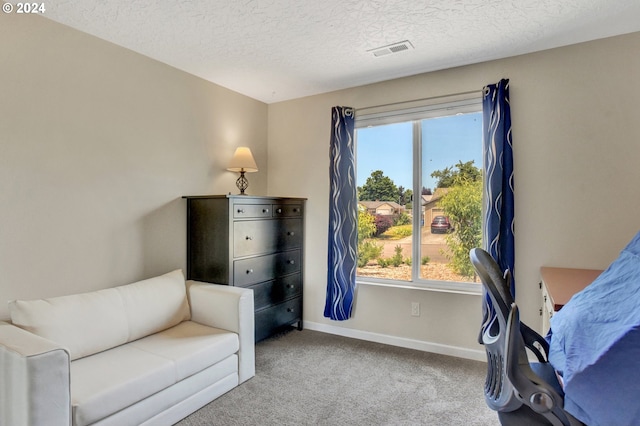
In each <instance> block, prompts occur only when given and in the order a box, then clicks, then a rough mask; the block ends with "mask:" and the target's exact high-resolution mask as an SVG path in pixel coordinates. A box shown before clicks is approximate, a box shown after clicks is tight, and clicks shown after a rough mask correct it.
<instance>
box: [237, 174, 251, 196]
mask: <svg viewBox="0 0 640 426" xmlns="http://www.w3.org/2000/svg"><path fill="white" fill-rule="evenodd" d="M236 186H237V187H238V189H239V190H240V195H247V194H245V193H244V190H245V189H247V188H248V187H249V181H248V180H247V178H246V177H244V172H243V171H241V172H240V177H239V178H238V180H236Z"/></svg>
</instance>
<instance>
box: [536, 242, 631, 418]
mask: <svg viewBox="0 0 640 426" xmlns="http://www.w3.org/2000/svg"><path fill="white" fill-rule="evenodd" d="M548 339H549V343H550V354H549V361H550V362H551V364H552V365H553V367H554V368H555V369H556V370H558V371H559V372H560V374H561V375H562V377H563V381H564V384H565V409H566V410H567V411H569V412H570V413H571V414H573V415H574V416H575V417H576V418H578V419H579V420H581V421H582V422H583V423H586V424H588V425H590V426H597V425H602V426H610V425H616V426H624V425H639V424H640V232H639V233H638V234H636V236H635V237H634V238H633V239H632V240H631V242H630V243H629V244H628V245H627V247H625V248H624V249H623V250H622V252H621V253H620V256H619V257H618V258H617V259H616V260H615V261H614V262H613V263H612V264H611V265H610V266H609V268H607V270H606V271H604V272H603V273H602V274H601V275H600V276H599V277H598V278H596V280H595V281H594V282H593V283H591V284H590V285H589V286H587V287H586V288H585V289H584V290H583V291H581V292H579V293H577V294H575V295H574V296H573V297H572V298H571V300H570V301H569V302H568V303H567V304H566V305H565V306H564V307H563V308H562V309H561V310H560V311H559V312H558V313H557V314H556V315H554V316H553V317H552V318H551V332H550V334H549V336H548Z"/></svg>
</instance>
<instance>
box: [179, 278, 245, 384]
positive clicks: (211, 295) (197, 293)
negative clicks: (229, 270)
mask: <svg viewBox="0 0 640 426" xmlns="http://www.w3.org/2000/svg"><path fill="white" fill-rule="evenodd" d="M187 289H188V291H187V294H188V295H189V304H190V306H191V320H192V321H195V322H197V323H200V324H203V325H208V326H210V327H216V328H221V329H224V330H229V331H232V332H234V333H238V338H239V340H240V350H239V351H238V375H239V381H240V383H242V382H244V381H246V380H248V379H250V378H251V377H253V376H255V374H256V361H255V331H254V329H255V322H254V310H253V290H250V289H246V288H242V287H233V286H228V285H220V284H210V283H204V282H199V281H192V280H189V281H187Z"/></svg>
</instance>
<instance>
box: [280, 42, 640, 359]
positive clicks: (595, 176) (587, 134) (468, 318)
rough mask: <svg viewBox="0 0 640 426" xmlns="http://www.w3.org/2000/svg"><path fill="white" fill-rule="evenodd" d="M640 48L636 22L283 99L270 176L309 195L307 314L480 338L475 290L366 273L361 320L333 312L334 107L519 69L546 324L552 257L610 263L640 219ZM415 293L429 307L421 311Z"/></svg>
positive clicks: (370, 327) (522, 253)
mask: <svg viewBox="0 0 640 426" xmlns="http://www.w3.org/2000/svg"><path fill="white" fill-rule="evenodd" d="M639 49H640V33H635V34H631V35H626V36H621V37H616V38H610V39H606V40H600V41H595V42H590V43H585V44H580V45H575V46H570V47H565V48H559V49H555V50H550V51H546V52H540V53H536V54H530V55H525V56H520V57H515V58H510V59H506V60H500V61H492V62H487V63H482V64H479V65H473V66H468V67H461V68H456V69H451V70H446V71H442V72H434V73H428V74H423V75H418V76H414V77H410V78H405V79H398V80H393V81H388V82H384V83H380V84H373V85H369V86H364V87H358V88H354V89H348V90H342V91H338V92H333V93H328V94H323V95H319V96H312V97H307V98H303V99H298V100H293V101H288V102H281V103H277V104H272V105H269V125H268V128H269V151H268V156H269V170H268V172H269V187H268V189H269V191H270V192H274V193H282V194H289V195H296V196H305V197H308V198H309V201H308V208H307V218H308V223H309V225H308V227H307V240H306V241H307V251H306V265H305V267H306V282H305V306H304V308H305V321H306V322H308V323H309V325H310V326H313V327H316V328H319V329H327V328H335V327H340V329H337V330H334V331H337V332H340V333H344V334H347V335H363V336H365V337H367V336H368V337H371V336H373V337H374V338H379V337H381V338H382V340H384V338H386V337H389V336H393V337H394V338H399V339H400V340H403V339H404V341H405V342H409V343H415V341H418V342H430V343H433V344H434V345H435V346H436V347H437V346H438V345H444V348H443V351H445V352H446V351H448V350H450V349H456V348H463V349H464V348H467V349H478V348H479V347H478V345H477V344H476V343H475V339H476V337H477V333H478V328H479V325H478V324H479V318H480V296H475V295H462V294H450V293H438V292H432V291H424V290H410V289H405V288H382V287H375V286H367V285H361V286H360V287H359V288H358V293H357V300H356V304H355V310H354V317H353V318H352V319H350V320H348V321H345V322H332V321H329V320H327V319H325V318H324V317H323V308H324V292H325V287H326V262H327V255H326V251H327V249H326V247H327V235H326V225H327V222H328V194H329V187H328V180H329V177H328V169H329V166H328V158H329V149H328V146H329V128H330V119H331V117H330V108H331V107H332V106H334V105H345V106H352V107H355V108H362V107H368V106H374V105H380V104H387V103H391V102H401V101H407V100H412V99H418V98H427V97H433V96H439V95H447V94H453V93H459V92H467V91H471V90H480V89H481V88H482V87H483V86H484V85H485V84H489V83H495V82H497V81H498V80H500V79H501V78H509V79H510V82H511V85H510V90H511V105H512V120H513V134H514V144H515V147H514V157H515V158H514V162H515V173H516V176H515V185H516V187H515V191H516V275H515V277H516V280H517V281H516V283H517V295H516V296H517V297H516V299H517V302H518V303H519V304H520V305H521V309H522V311H523V314H522V315H523V316H522V318H523V320H524V321H525V322H528V323H529V324H531V325H532V326H534V327H540V325H541V319H540V316H539V313H538V310H539V308H540V307H541V303H540V299H539V291H540V290H539V288H538V282H539V278H538V270H539V268H540V266H542V265H550V266H566V267H582V268H605V267H606V266H607V265H608V264H609V263H610V262H611V261H612V260H613V259H614V258H615V257H616V256H617V254H618V252H619V251H620V249H622V247H623V246H624V245H625V244H626V243H627V242H628V241H629V240H630V239H631V237H632V236H633V235H634V234H635V233H636V232H637V231H638V230H639V229H640V220H639V219H638V217H639V212H640V185H639V183H640V167H639V166H638V164H639V162H640V126H639V125H638V117H640V80H639V79H638V76H640V55H637V54H635V53H636V52H638V51H639ZM382 60H392V58H391V59H389V58H384V59H382ZM291 176H295V177H296V178H294V179H292V178H291ZM301 177H304V179H302V178H301ZM414 301H415V302H420V303H421V308H422V309H421V311H422V315H421V316H420V317H418V318H416V317H411V316H410V312H411V311H410V306H411V302H414ZM392 340H393V339H392ZM436 349H437V348H436ZM454 352H455V351H454Z"/></svg>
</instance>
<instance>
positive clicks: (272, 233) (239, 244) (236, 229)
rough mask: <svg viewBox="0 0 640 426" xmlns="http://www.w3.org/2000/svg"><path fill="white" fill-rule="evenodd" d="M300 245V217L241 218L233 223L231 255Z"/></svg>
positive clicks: (268, 251)
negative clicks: (241, 219)
mask: <svg viewBox="0 0 640 426" xmlns="http://www.w3.org/2000/svg"><path fill="white" fill-rule="evenodd" d="M299 247H302V219H281V220H243V221H236V222H234V224H233V256H234V257H244V256H252V255H256V254H263V253H272V252H276V251H285V250H291V249H295V248H299Z"/></svg>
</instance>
